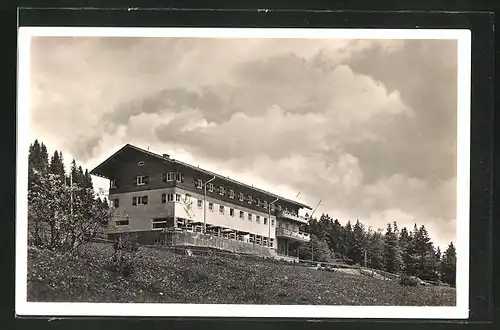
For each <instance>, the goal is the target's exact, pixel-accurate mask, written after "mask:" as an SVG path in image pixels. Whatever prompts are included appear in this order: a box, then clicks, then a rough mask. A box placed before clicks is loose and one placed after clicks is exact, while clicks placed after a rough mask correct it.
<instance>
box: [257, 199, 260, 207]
mask: <svg viewBox="0 0 500 330" xmlns="http://www.w3.org/2000/svg"><path fill="white" fill-rule="evenodd" d="M257 206H260V199H258V198H257Z"/></svg>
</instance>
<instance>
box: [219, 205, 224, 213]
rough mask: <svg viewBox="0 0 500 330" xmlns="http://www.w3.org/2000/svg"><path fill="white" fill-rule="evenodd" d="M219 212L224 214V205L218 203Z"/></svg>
mask: <svg viewBox="0 0 500 330" xmlns="http://www.w3.org/2000/svg"><path fill="white" fill-rule="evenodd" d="M219 213H220V214H224V205H219Z"/></svg>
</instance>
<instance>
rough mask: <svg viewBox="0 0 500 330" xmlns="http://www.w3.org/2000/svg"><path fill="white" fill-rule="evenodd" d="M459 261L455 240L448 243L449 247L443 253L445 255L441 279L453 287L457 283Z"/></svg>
mask: <svg viewBox="0 0 500 330" xmlns="http://www.w3.org/2000/svg"><path fill="white" fill-rule="evenodd" d="M456 263H457V252H456V250H455V246H454V245H453V242H451V243H450V245H448V248H447V249H446V251H445V252H444V253H443V257H442V260H441V274H442V277H441V280H442V281H443V282H445V283H448V284H449V285H451V286H452V287H455V285H456V272H457V270H456V267H457V265H456Z"/></svg>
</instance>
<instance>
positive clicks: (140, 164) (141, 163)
mask: <svg viewBox="0 0 500 330" xmlns="http://www.w3.org/2000/svg"><path fill="white" fill-rule="evenodd" d="M144 165H146V163H145V162H144V161H143V160H141V161H140V162H138V163H137V166H144Z"/></svg>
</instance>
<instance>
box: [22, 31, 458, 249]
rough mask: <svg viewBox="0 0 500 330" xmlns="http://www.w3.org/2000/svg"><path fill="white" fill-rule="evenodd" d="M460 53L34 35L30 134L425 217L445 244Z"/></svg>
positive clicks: (341, 212)
mask: <svg viewBox="0 0 500 330" xmlns="http://www.w3.org/2000/svg"><path fill="white" fill-rule="evenodd" d="M456 51H457V49H456V43H455V42H452V41H446V40H441V41H432V40H420V41H419V40H399V41H388V40H327V39H324V40H299V39H274V40H273V39H244V40H243V39H240V40H237V39H197V38H171V39H169V38H165V39H161V38H35V39H34V40H33V44H32V68H31V70H32V78H33V79H32V100H33V102H32V111H31V118H30V125H31V133H32V135H33V137H34V138H39V139H41V140H44V141H50V143H52V144H53V146H54V148H58V149H60V150H63V151H67V152H68V154H71V155H73V156H74V157H76V158H77V159H78V160H80V161H82V162H85V163H86V164H88V166H89V167H92V166H95V165H97V164H98V163H99V161H102V160H104V159H105V158H107V157H108V156H109V155H110V154H112V153H113V152H114V151H116V150H117V149H118V148H120V147H121V146H123V144H125V143H132V144H135V145H138V146H139V147H143V148H148V147H149V148H151V150H152V151H157V152H158V153H163V152H167V153H170V154H171V155H172V156H173V157H174V158H177V159H180V160H184V161H186V162H189V163H193V164H195V165H200V166H201V167H205V168H207V169H210V170H214V171H216V172H220V173H221V174H223V175H229V176H230V177H232V178H235V179H237V180H241V181H244V182H246V183H249V184H254V185H255V186H258V187H262V188H263V189H266V190H270V191H271V190H272V191H273V192H276V193H278V194H281V195H283V196H284V197H288V198H293V199H298V200H300V201H301V202H305V203H308V204H310V205H311V206H315V205H316V204H317V203H318V201H319V200H320V199H321V200H322V203H321V205H320V207H319V209H318V211H317V212H318V214H320V213H322V212H325V213H329V214H330V215H331V216H332V217H333V218H339V219H340V220H342V221H344V222H345V221H347V220H353V221H354V220H355V219H356V218H359V219H360V220H362V221H364V222H366V223H367V224H368V225H371V226H372V227H375V228H376V227H379V226H381V227H383V228H385V226H386V223H387V222H389V221H390V222H392V221H398V222H401V223H402V224H409V226H412V223H413V222H417V223H419V224H425V225H426V226H427V227H428V228H429V230H430V231H432V233H431V234H432V237H433V238H434V237H435V238H436V240H439V242H446V241H449V240H453V239H454V238H455V231H456V225H455V218H456V214H455V208H456V202H455V186H456V179H455V177H456V173H455V167H456V79H457V78H456ZM56 119H57V120H56ZM299 192H300V195H299V197H297V198H296V196H297V194H298V193H299ZM443 244H444V243H443Z"/></svg>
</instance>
